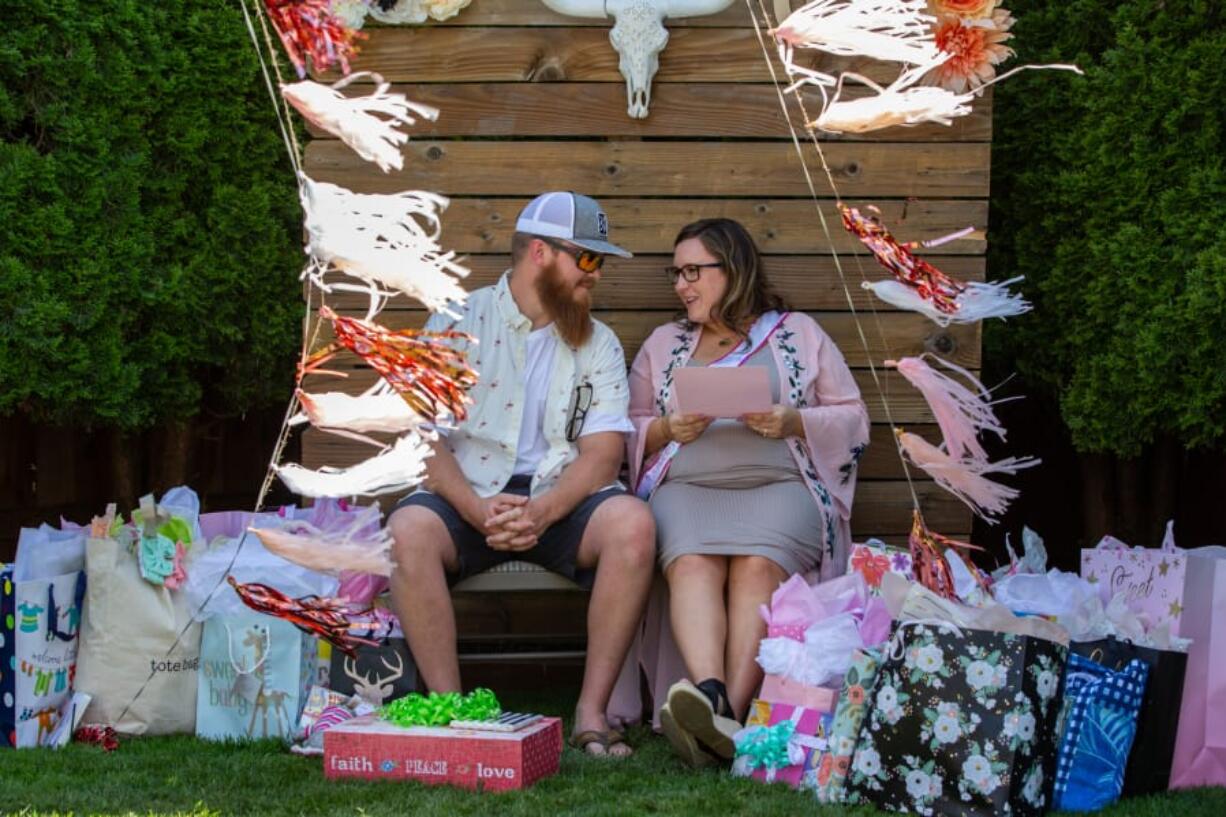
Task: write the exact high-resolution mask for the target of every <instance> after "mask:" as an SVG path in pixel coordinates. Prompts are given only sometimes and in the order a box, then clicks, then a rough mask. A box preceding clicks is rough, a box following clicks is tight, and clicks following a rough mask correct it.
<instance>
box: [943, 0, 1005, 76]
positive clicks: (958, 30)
mask: <svg viewBox="0 0 1226 817" xmlns="http://www.w3.org/2000/svg"><path fill="white" fill-rule="evenodd" d="M948 1H950V0H943V2H948ZM1012 26H1013V16H1012V15H1011V14H1010V13H1009V12H1008V11H1006V10H1005V9H996V10H995V11H993V12H992V16H991V18H990V19H983V20H972V21H968V20H965V19H963V18H961V17H956V16H954V15H951V14H945V15H941V16H939V17H938V18H937V22H936V27H935V31H934V36H935V39H936V44H937V48H939V49H941V50H942V51H946V52H948V53H950V54H952V55H953V56H952V57H950V58H949V59H948V60H946V61H945V62H944V63H942V64H941V65H938V66H937V67H936V68H933V69H932V70H931V71H929V72H928V73H927V74H925V75H924V77H923V80H922V81H923V82H924V83H925V84H927V85H936V86H938V87H941V88H944V89H946V90H947V91H953V92H954V93H956V94H961V93H965V92H966V91H973V90H975V89H976V88H978V87H979V86H980V85H983V84H984V83H985V82H987V81H988V80H990V79H992V78H993V77H995V76H996V66H997V65H999V64H1000V63H1002V62H1004V61H1005V60H1007V59H1009V58H1010V57H1012V56H1013V49H1012V48H1009V47H1008V46H1007V45H1005V44H1004V43H1005V42H1006V41H1008V40H1010V39H1012V37H1013V35H1012V34H1010V33H1009V29H1010V28H1011V27H1012Z"/></svg>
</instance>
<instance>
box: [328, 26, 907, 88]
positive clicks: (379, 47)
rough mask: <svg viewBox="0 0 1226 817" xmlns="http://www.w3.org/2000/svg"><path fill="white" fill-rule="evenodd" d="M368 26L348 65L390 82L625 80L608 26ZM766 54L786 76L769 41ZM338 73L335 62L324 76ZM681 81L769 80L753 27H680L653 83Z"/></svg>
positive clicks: (884, 69)
mask: <svg viewBox="0 0 1226 817" xmlns="http://www.w3.org/2000/svg"><path fill="white" fill-rule="evenodd" d="M367 33H368V34H369V37H368V38H367V39H366V40H365V41H364V42H362V44H361V47H360V50H359V52H358V56H357V58H356V59H355V60H353V61H352V67H353V70H355V71H376V72H378V73H379V74H380V75H381V76H382V77H383V78H384V79H385V80H388V81H391V82H563V81H565V82H607V83H615V84H617V85H619V86H621V87H622V88H623V91H624V88H625V85H624V83H625V80H624V78H623V77H622V74H621V71H620V70H619V68H618V62H619V60H620V56H619V54H618V53H617V51H616V50H615V49H614V48H613V46H612V44H610V42H609V35H608V29H601V28H592V27H586V28H571V27H562V28H540V27H535V28H531V27H529V28H483V27H476V26H470V27H454V28H437V27H435V28H430V27H417V26H395V27H387V28H377V29H371V30H370V31H369V32H367ZM795 59H796V62H797V64H798V65H799V66H801V67H802V68H809V69H813V70H817V71H822V72H824V73H827V74H830V75H833V76H837V75H838V74H839V73H841V72H844V71H851V72H855V73H858V74H862V75H864V76H867V77H868V78H869V79H872V80H873V81H875V82H877V83H879V84H881V85H888V84H889V83H890V82H892V81H893V80H894V79H895V78H897V76H898V73H899V69H898V66H897V65H894V64H892V63H886V62H882V61H880V60H873V59H869V58H866V57H839V56H834V55H830V54H826V53H825V52H822V51H817V50H813V49H797V51H796V56H795ZM771 61H772V65H773V67H774V69H775V73H776V75H777V76H778V77H779V79H780V80H781V81H785V80H786V75H785V74H784V72H783V66H782V64H781V63H780V62H779V60H778V57H777V56H776V54H775V52H774V49H771ZM337 75H338V74H336V72H335V70H334V71H333V72H331V73H329V74H326V75H324V78H325V79H329V80H330V79H332V77H333V76H337ZM367 81H368V80H367ZM682 82H739V83H750V82H756V83H772V80H771V73H770V68H768V67H767V63H766V59H765V58H764V57H763V54H762V49H761V46H760V45H759V44H758V39H757V37H756V36H755V35H754V33H753V31H752V30H749V29H710V28H707V29H702V28H688V29H687V28H679V29H675V30H673V31H672V32H671V33H670V36H669V40H668V45H667V46H666V47H665V49H664V50H663V51H662V52H661V53H660V67H659V70H658V71H657V72H656V75H655V77H654V80H653V85H654V86H659V85H665V84H669V83H682ZM771 93H772V96H773V92H771ZM623 107H624V106H623ZM652 107H653V108H654V104H653V106H652Z"/></svg>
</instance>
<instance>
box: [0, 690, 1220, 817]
mask: <svg viewBox="0 0 1226 817" xmlns="http://www.w3.org/2000/svg"><path fill="white" fill-rule="evenodd" d="M506 697H507V700H506V701H505V704H506V705H507V707H508V708H511V709H516V710H519V711H524V710H526V709H531V710H534V711H542V712H546V713H547V714H556V715H564V716H569V714H570V713H569V711H568V708H569V706H570V705H571V701H572V700H573V699H570V700H559V699H558V698H557V697H556V696H554V697H552V698H551V699H550V700H552V702H553V703H552V704H551V703H549V701H544V702H542V700H541V699H539V698H538V697H535V696H534V697H531V698H525V697H524V696H511V695H508V696H506ZM568 726H569V724H568ZM630 737H631V740H632V742H633V743H634V744H635V745H636V746H637V748H638V751H637V753H636V754H635V756H634V757H633V758H632V759H630V760H627V761H614V760H603V759H599V758H588V757H583V756H582V755H580V754H579V753H578V752H576V751H574V750H572V749H567V750H566V751H565V752H564V753H563V755H562V769H561V772H560V773H559V774H558V775H556V776H555V777H552V778H549V779H547V780H543V781H541V782H540V783H537V784H536V785H535V786H534V787H532V788H530V789H527V790H526V791H520V792H507V793H502V794H479V793H473V792H467V791H459V790H454V789H448V788H443V787H427V786H424V785H420V784H417V783H407V782H406V783H383V782H381V783H366V782H346V783H339V782H331V781H328V780H325V779H324V776H323V772H322V763H321V761H320V759H319V758H302V757H298V756H296V755H292V754H290V753H289V752H287V751H286V750H285V749H284V748H282V746H281V745H280V744H279V743H275V742H271V741H264V742H260V743H249V744H237V745H235V744H230V745H225V744H210V743H205V742H202V741H198V740H196V739H194V738H189V737H168V738H140V739H132V740H125V741H124V742H123V744H122V746H121V747H120V748H119V750H118V751H116V752H113V753H111V754H105V753H103V752H102V751H101V750H99V749H95V748H93V747H89V746H80V745H72V746H69V747H67V748H65V749H62V750H60V751H49V750H28V751H21V752H7V753H5V754H3V755H0V758H2V759H0V813H3V814H22V815H31V817H33V816H34V815H51V814H68V813H71V814H76V815H84V814H106V815H120V814H125V815H126V814H136V815H179V814H182V815H199V816H200V817H204V816H205V815H231V814H269V815H274V814H275V815H278V816H279V817H285V816H287V815H295V814H337V815H340V814H346V815H352V814H357V815H372V817H373V815H394V816H395V817H406V815H411V814H446V815H449V817H451V816H453V815H464V814H487V813H493V812H495V811H496V812H497V813H498V814H499V815H518V814H523V815H542V814H544V815H550V817H555V816H556V815H563V814H583V815H624V814H650V815H657V814H659V815H665V814H710V815H728V814H748V813H752V814H754V815H777V814H823V815H827V814H828V815H855V814H859V815H869V814H876V813H877V812H875V811H874V810H873V809H871V808H858V809H840V808H835V807H823V806H819V805H818V804H817V803H816V802H815V801H814V800H813V798H812V797H811V796H809V795H808V794H804V793H798V792H794V791H792V790H790V789H788V788H786V787H784V786H764V785H761V784H759V783H755V782H753V781H749V780H735V779H733V778H731V777H730V776H728V775H727V774H726V773H723V772H716V771H704V772H694V771H690V770H688V769H686V768H684V767H683V766H682V765H681V764H680V763H679V762H677V761H676V760H675V759H674V758H673V756H672V754H671V752H670V750H669V747H668V743H667V741H665V740H664V739H663V738H661V737H656V736H652V735H651V734H650V733H649V732H648V731H646V730H645V729H642V728H640V729H636V730H633V731H632V732H631V736H630ZM1102 814H1103V815H1104V817H1125V815H1127V817H1191V815H1206V817H1208V816H1209V815H1214V817H1222V815H1226V789H1202V790H1199V791H1191V792H1180V793H1177V794H1169V795H1164V796H1158V797H1148V798H1142V799H1136V800H1130V801H1128V802H1126V803H1122V804H1119V805H1117V806H1115V807H1114V808H1112V809H1109V810H1107V811H1104V812H1102Z"/></svg>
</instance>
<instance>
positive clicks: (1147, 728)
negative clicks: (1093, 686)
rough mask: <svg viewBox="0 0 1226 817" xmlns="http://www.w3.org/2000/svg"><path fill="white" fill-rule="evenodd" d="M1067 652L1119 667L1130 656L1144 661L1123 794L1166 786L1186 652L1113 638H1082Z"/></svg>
mask: <svg viewBox="0 0 1226 817" xmlns="http://www.w3.org/2000/svg"><path fill="white" fill-rule="evenodd" d="M1069 650H1070V652H1073V653H1075V654H1077V655H1084V656H1086V657H1087V658H1089V659H1090V660H1091V661H1094V662H1096V663H1098V664H1102V665H1103V666H1105V667H1107V668H1109V669H1113V670H1122V669H1123V668H1124V667H1126V666H1127V665H1128V663H1129V662H1130V661H1133V660H1139V661H1143V662H1144V663H1145V665H1146V666H1147V667H1148V668H1149V672H1148V680H1147V681H1146V683H1145V695H1144V697H1143V698H1142V699H1141V711H1140V714H1139V715H1138V718H1137V736H1136V739H1135V740H1133V742H1132V752H1131V753H1130V754H1129V755H1128V768H1127V769H1126V770H1125V772H1124V791H1123V796H1124V797H1132V796H1135V795H1142V794H1153V793H1155V792H1161V791H1166V790H1167V787H1168V786H1169V785H1170V779H1171V758H1172V757H1173V756H1174V754H1175V735H1176V732H1177V729H1178V726H1179V721H1178V719H1177V718H1172V717H1171V713H1172V712H1178V711H1179V708H1180V702H1181V701H1182V700H1183V679H1184V671H1185V669H1186V668H1187V664H1188V656H1187V654H1186V653H1182V652H1176V651H1174V650H1158V649H1154V648H1152V647H1141V646H1138V645H1136V644H1133V643H1131V642H1128V641H1121V640H1120V639H1117V638H1104V639H1101V640H1099V641H1085V642H1081V643H1074V644H1072V645H1070V646H1069Z"/></svg>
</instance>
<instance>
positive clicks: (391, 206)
mask: <svg viewBox="0 0 1226 817" xmlns="http://www.w3.org/2000/svg"><path fill="white" fill-rule="evenodd" d="M301 180H302V188H301V190H302V206H303V209H304V210H305V211H306V229H307V234H308V236H309V245H308V249H309V251H310V253H311V255H312V256H313V257H314V258H315V259H316V261H318V262H319V264H318V265H317V268H315V269H312V268H310V267H308V270H307V272H306V273H305V274H306V275H309V276H310V277H311V278H312V281H313V283H315V284H316V285H317V286H319V288H320V289H322V290H323V291H325V292H331V291H332V290H333V289H337V288H348V289H351V290H352V289H353V288H352V287H342V286H339V285H336V284H328V283H326V282H325V281H324V280H323V273H324V272H325V271H326V269H327V266H328V265H331V266H332V267H334V268H335V269H338V270H340V271H341V272H344V273H346V274H347V275H351V276H353V277H354V278H357V279H359V280H361V281H364V282H366V284H367V291H369V292H370V294H371V299H372V305H371V310H370V312H369V313H368V316H373V314H374V312H376V311H377V310H378V308H380V307H381V305H382V304H381V303H380V301H381V300H382V299H384V298H388V297H392V296H393V295H395V294H397V293H403V294H405V295H408V296H409V297H412V298H416V299H417V300H419V301H421V302H422V303H423V304H424V305H425V306H426V307H427V308H428V309H431V310H433V311H435V312H450V313H451V314H453V315H454V314H455V313H454V311H453V310H450V309H449V304H462V303H464V301H465V300H466V299H467V297H468V293H466V292H465V291H464V288H463V287H461V286H460V284H459V282H458V281H457V280H456V279H457V278H463V277H465V276H467V275H468V270H467V269H465V268H464V267H463V266H461V265H460V264H459V263H458V262H457V261H456V260H455V253H452V252H446V253H445V252H442V250H441V248H440V247H439V245H438V237H439V229H440V222H439V214H440V212H441V211H442V210H443V209H444V208H446V206H447V203H448V201H447V199H446V198H445V197H444V196H440V195H437V194H435V193H425V192H420V191H413V190H407V191H404V192H401V193H394V194H390V195H388V194H360V193H354V192H352V191H349V190H346V189H345V188H343V187H338V186H337V185H334V184H328V183H327V182H316V181H313V180H312V179H310V178H308V177H307V176H305V175H304V176H302V177H301ZM379 286H383V287H387V288H388V289H390V290H391V291H390V292H387V291H383V290H380V289H379V288H378V287H379Z"/></svg>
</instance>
